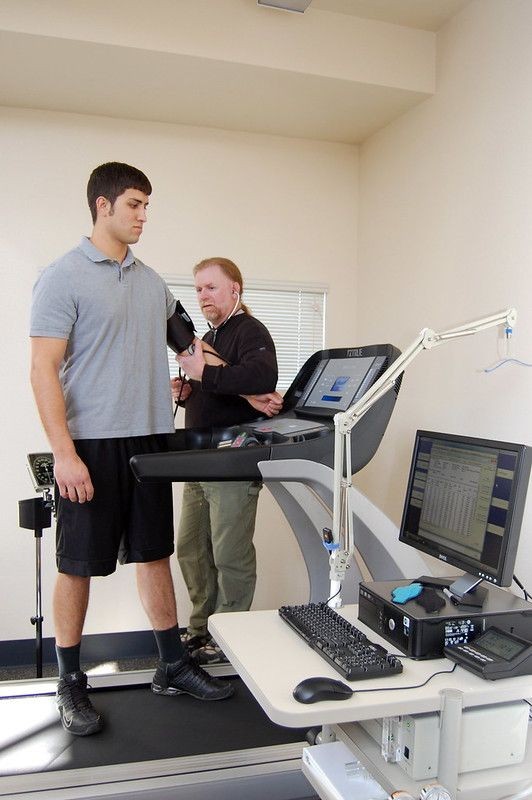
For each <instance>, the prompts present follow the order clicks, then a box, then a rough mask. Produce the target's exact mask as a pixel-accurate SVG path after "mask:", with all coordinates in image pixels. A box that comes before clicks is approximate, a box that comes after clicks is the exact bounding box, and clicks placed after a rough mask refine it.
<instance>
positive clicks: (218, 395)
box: [185, 314, 277, 428]
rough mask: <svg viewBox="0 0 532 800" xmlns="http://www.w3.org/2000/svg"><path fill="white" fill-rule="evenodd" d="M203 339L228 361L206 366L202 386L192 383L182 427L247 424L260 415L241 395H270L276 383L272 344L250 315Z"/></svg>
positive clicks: (225, 325)
mask: <svg viewBox="0 0 532 800" xmlns="http://www.w3.org/2000/svg"><path fill="white" fill-rule="evenodd" d="M203 340H204V341H205V342H206V343H207V344H209V345H210V346H211V347H213V348H214V349H215V350H216V351H217V352H218V353H219V354H220V355H221V356H222V358H224V359H225V360H226V361H227V362H228V364H229V365H228V366H219V367H214V366H210V365H208V364H207V365H206V366H205V368H204V370H203V376H202V380H201V384H200V383H199V381H191V382H190V383H191V386H192V394H191V395H190V397H189V398H188V400H187V401H186V404H185V409H186V411H185V427H186V428H206V427H210V426H215V427H226V426H229V425H237V424H238V423H240V422H249V421H251V420H253V419H256V418H257V417H258V416H259V414H258V412H257V411H256V410H255V409H254V408H252V407H251V406H250V405H249V403H248V402H247V401H246V400H244V399H243V398H242V397H239V395H241V394H263V393H265V392H273V391H274V389H275V386H276V384H277V358H276V355H275V345H274V343H273V339H272V337H271V336H270V334H269V333H268V330H267V328H266V327H265V326H264V325H263V324H262V322H259V320H258V319H255V317H252V316H250V315H249V314H237V315H236V316H234V317H231V319H229V320H228V321H227V322H226V323H225V324H223V325H222V326H221V327H220V328H219V329H218V330H217V331H216V332H213V331H208V333H206V334H205V336H204V337H203Z"/></svg>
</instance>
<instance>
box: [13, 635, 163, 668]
mask: <svg viewBox="0 0 532 800" xmlns="http://www.w3.org/2000/svg"><path fill="white" fill-rule="evenodd" d="M81 655H82V659H83V661H113V660H116V659H118V658H143V657H145V656H151V655H153V656H154V657H155V658H156V657H157V656H158V652H157V646H156V643H155V637H154V635H153V631H151V630H147V631H126V632H121V633H95V634H87V635H84V636H83V641H82V645H81ZM42 660H43V664H54V663H55V661H56V658H55V639H53V638H52V637H46V638H44V639H43V642H42ZM0 664H2V666H3V667H21V666H27V665H31V664H35V639H14V640H7V641H3V642H0Z"/></svg>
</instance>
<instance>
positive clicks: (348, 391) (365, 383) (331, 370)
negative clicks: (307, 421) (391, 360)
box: [297, 356, 386, 415]
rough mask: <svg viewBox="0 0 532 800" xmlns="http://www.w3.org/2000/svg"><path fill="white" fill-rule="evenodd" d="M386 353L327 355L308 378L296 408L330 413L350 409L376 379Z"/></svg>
mask: <svg viewBox="0 0 532 800" xmlns="http://www.w3.org/2000/svg"><path fill="white" fill-rule="evenodd" d="M385 360H386V357H385V356H365V357H361V358H326V359H323V360H322V361H320V362H319V363H318V365H317V367H316V369H315V370H314V372H313V374H312V377H311V378H310V380H309V381H308V384H307V386H306V387H305V391H304V393H303V395H302V397H301V398H300V400H299V402H298V404H297V408H298V409H300V410H303V409H304V410H305V411H307V410H308V411H323V412H325V413H326V414H328V415H332V414H336V413H337V412H338V411H347V409H348V408H350V407H351V406H352V405H353V404H354V403H355V402H356V401H357V400H359V399H360V398H361V397H362V395H363V394H364V392H365V391H366V390H367V389H368V388H369V387H370V386H371V385H372V384H373V383H374V382H375V379H376V377H377V375H378V374H379V372H380V370H381V369H382V366H383V364H384V362H385Z"/></svg>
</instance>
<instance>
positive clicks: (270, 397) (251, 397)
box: [242, 392, 283, 417]
mask: <svg viewBox="0 0 532 800" xmlns="http://www.w3.org/2000/svg"><path fill="white" fill-rule="evenodd" d="M242 397H243V398H244V400H247V402H248V403H249V404H250V406H252V407H253V408H254V409H256V410H257V411H259V412H260V413H261V414H265V415H266V416H267V417H274V416H275V415H276V414H278V413H279V411H280V410H281V409H282V407H283V398H282V397H281V395H280V394H279V392H268V393H267V394H243V395H242Z"/></svg>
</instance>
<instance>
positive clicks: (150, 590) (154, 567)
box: [137, 558, 234, 700]
mask: <svg viewBox="0 0 532 800" xmlns="http://www.w3.org/2000/svg"><path fill="white" fill-rule="evenodd" d="M137 584H138V588H139V594H140V598H141V601H142V605H143V606H144V610H145V611H146V613H147V615H148V617H149V619H150V622H151V624H152V627H153V630H154V634H155V638H156V640H157V646H158V648H159V654H160V661H159V664H158V666H157V670H156V672H155V675H154V678H153V682H152V690H153V691H154V692H155V694H163V695H176V694H190V695H192V697H195V698H197V699H198V700H224V699H225V698H227V697H231V695H232V694H233V691H234V690H233V687H232V686H231V684H229V683H227V682H226V681H221V680H219V679H218V678H212V677H211V676H210V675H209V674H208V673H207V672H205V671H204V670H203V669H201V667H200V666H199V665H198V664H197V663H196V662H195V661H194V660H193V659H190V658H189V656H188V653H187V652H186V650H185V649H184V647H183V645H182V643H181V639H180V638H179V628H178V625H177V612H176V602H175V592H174V584H173V580H172V573H171V571H170V559H169V558H163V559H160V560H158V561H150V562H144V563H138V564H137Z"/></svg>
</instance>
